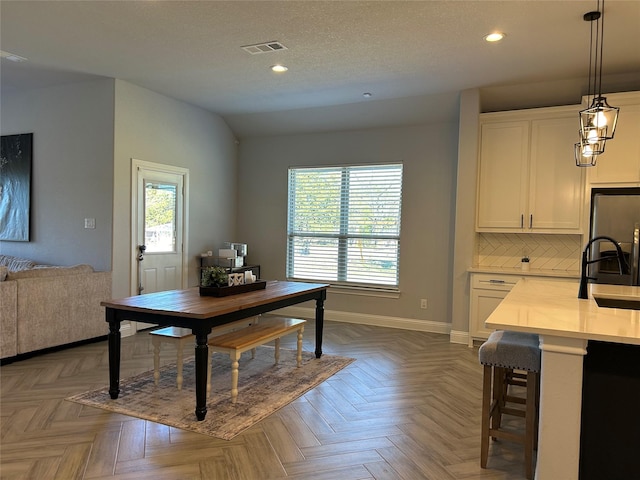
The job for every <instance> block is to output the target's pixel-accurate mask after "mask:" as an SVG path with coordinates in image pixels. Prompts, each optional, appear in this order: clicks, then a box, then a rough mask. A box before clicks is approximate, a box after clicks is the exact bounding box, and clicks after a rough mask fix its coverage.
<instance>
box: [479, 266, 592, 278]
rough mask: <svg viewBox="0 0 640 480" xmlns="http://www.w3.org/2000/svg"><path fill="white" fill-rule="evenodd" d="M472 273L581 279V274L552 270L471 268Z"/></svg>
mask: <svg viewBox="0 0 640 480" xmlns="http://www.w3.org/2000/svg"><path fill="white" fill-rule="evenodd" d="M468 271H469V272H471V273H495V274H502V275H518V276H520V277H558V278H576V279H579V278H580V272H571V271H567V270H550V269H542V268H532V269H530V270H528V271H526V272H525V271H524V270H522V268H520V267H518V268H508V267H480V266H475V267H470V268H469V269H468Z"/></svg>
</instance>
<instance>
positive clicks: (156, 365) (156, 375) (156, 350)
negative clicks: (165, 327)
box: [151, 336, 160, 386]
mask: <svg viewBox="0 0 640 480" xmlns="http://www.w3.org/2000/svg"><path fill="white" fill-rule="evenodd" d="M151 343H153V380H154V381H155V383H156V386H158V381H159V380H160V339H159V338H157V337H155V336H152V338H151Z"/></svg>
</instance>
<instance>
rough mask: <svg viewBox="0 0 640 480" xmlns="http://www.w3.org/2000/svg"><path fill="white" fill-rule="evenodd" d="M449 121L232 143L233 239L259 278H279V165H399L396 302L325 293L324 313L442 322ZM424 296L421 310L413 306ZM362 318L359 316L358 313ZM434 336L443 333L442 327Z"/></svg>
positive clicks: (453, 154) (448, 240)
mask: <svg viewBox="0 0 640 480" xmlns="http://www.w3.org/2000/svg"><path fill="white" fill-rule="evenodd" d="M457 133H458V129H457V121H454V122H450V123H438V124H424V125H419V126H410V127H397V128H384V129H371V130H360V131H343V132H335V133H317V134H301V135H290V136H273V137H254V138H248V139H243V140H242V142H241V145H240V156H239V158H240V163H239V172H238V179H239V181H238V185H239V190H238V194H239V197H238V205H239V211H238V235H237V238H236V240H235V241H238V242H245V243H247V244H248V253H249V255H248V257H249V261H250V262H252V263H253V262H255V263H260V264H261V266H262V277H263V278H267V279H280V280H282V279H284V278H285V253H286V226H287V168H288V167H290V166H300V165H335V164H361V163H376V162H377V163H379V162H397V161H402V162H403V163H404V185H403V205H402V232H401V247H400V248H401V261H400V288H401V295H400V298H376V297H366V296H355V295H344V294H338V293H335V292H331V289H330V290H329V295H328V300H327V302H326V304H325V308H326V309H327V311H333V312H336V311H339V312H351V313H357V314H364V315H367V314H369V315H371V316H388V317H394V318H400V319H414V320H417V321H418V322H420V321H422V322H438V323H441V324H443V325H444V324H447V323H448V322H449V321H450V316H451V315H450V302H451V293H450V292H451V289H450V283H451V265H452V262H453V220H454V198H455V172H456V162H457ZM421 298H427V300H428V305H429V307H428V309H426V310H422V309H420V299H421ZM361 317H362V315H361ZM442 331H443V332H444V331H448V329H447V327H445V328H443V329H442Z"/></svg>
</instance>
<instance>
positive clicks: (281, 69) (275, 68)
mask: <svg viewBox="0 0 640 480" xmlns="http://www.w3.org/2000/svg"><path fill="white" fill-rule="evenodd" d="M271 70H272V71H274V72H276V73H283V72H286V71H287V70H289V69H288V68H287V67H285V66H284V65H280V64H278V65H273V66H272V67H271Z"/></svg>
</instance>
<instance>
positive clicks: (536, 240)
mask: <svg viewBox="0 0 640 480" xmlns="http://www.w3.org/2000/svg"><path fill="white" fill-rule="evenodd" d="M581 242H582V236H581V235H545V234H535V233H478V234H476V258H475V264H476V265H477V266H479V267H497V268H519V267H520V260H521V259H522V257H523V256H524V255H527V256H528V257H529V260H530V268H531V269H532V270H555V271H558V272H567V273H572V274H575V273H577V272H579V271H580V255H581V252H582V243H581Z"/></svg>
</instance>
